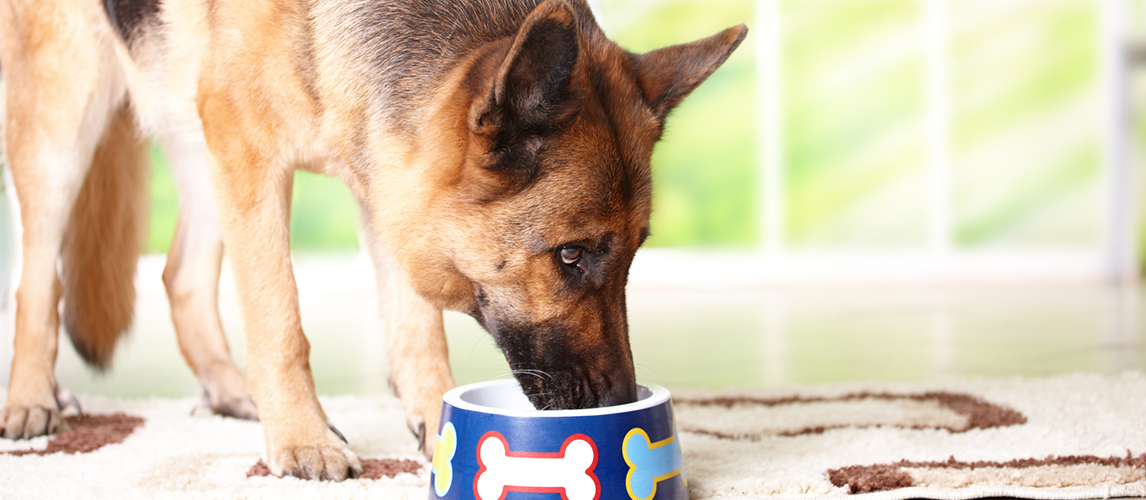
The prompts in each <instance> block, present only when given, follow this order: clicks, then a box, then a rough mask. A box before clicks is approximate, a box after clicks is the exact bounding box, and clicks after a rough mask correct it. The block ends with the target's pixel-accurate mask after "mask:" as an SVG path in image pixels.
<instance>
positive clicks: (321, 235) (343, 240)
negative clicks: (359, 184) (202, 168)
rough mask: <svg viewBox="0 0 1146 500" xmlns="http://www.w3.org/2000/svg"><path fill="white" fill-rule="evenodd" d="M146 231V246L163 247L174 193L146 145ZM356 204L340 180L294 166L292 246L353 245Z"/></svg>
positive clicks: (157, 156)
mask: <svg viewBox="0 0 1146 500" xmlns="http://www.w3.org/2000/svg"><path fill="white" fill-rule="evenodd" d="M151 158H152V164H153V166H154V168H153V172H154V173H153V175H152V178H151V196H152V198H151V232H150V234H149V235H148V239H147V251H148V252H152V253H162V252H166V251H167V248H168V246H169V245H170V244H171V238H172V236H174V234H175V220H176V218H177V215H178V211H179V193H178V190H177V189H176V188H175V184H174V182H173V180H172V177H171V169H170V167H169V166H168V164H167V158H166V157H165V156H164V155H163V152H162V151H161V150H160V149H159V148H158V147H155V146H153V147H152V150H151ZM357 217H358V207H357V203H355V201H354V197H353V196H352V195H351V194H350V192H349V191H348V190H347V189H346V187H345V186H343V185H342V181H340V180H338V179H335V178H332V177H323V176H320V175H314V174H311V173H307V172H296V173H295V181H294V198H293V200H292V203H291V223H290V227H291V248H292V249H293V250H295V251H297V252H347V251H354V250H357V248H358V218H357Z"/></svg>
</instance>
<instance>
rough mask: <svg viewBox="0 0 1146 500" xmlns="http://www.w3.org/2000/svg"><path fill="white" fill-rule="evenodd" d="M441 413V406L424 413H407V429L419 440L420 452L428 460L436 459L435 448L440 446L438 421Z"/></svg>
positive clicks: (413, 411)
mask: <svg viewBox="0 0 1146 500" xmlns="http://www.w3.org/2000/svg"><path fill="white" fill-rule="evenodd" d="M441 411H442V410H441V406H434V407H431V408H426V409H424V410H422V411H418V410H416V409H410V410H408V411H407V412H406V427H407V428H408V429H410V433H411V434H413V435H414V438H415V439H417V440H418V451H421V452H422V454H423V455H425V456H426V460H433V459H434V447H436V446H437V444H438V434H437V432H438V420H440V419H441Z"/></svg>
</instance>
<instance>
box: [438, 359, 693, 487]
mask: <svg viewBox="0 0 1146 500" xmlns="http://www.w3.org/2000/svg"><path fill="white" fill-rule="evenodd" d="M442 400H443V404H442V419H441V424H440V426H439V430H438V435H437V438H438V439H437V445H436V446H435V448H434V461H433V467H432V469H431V476H430V498H431V499H439V498H448V499H477V500H497V499H502V500H505V499H507V498H508V499H509V500H512V499H513V498H514V497H515V496H521V497H522V498H531V499H532V498H561V499H563V500H596V499H624V498H632V499H637V500H648V499H652V498H658V499H687V498H688V486H687V485H688V483H687V482H686V479H685V475H684V466H683V463H682V460H681V454H680V441H678V440H677V433H676V424H675V422H674V420H673V411H672V401H671V399H670V398H669V392H668V391H667V390H665V388H663V387H660V386H656V385H651V384H649V385H640V386H638V387H637V401H636V402H634V403H629V404H625V405H618V406H610V407H605V408H591V409H584V410H554V411H537V410H535V409H534V408H533V405H532V404H530V402H529V399H528V398H526V396H525V394H523V393H522V391H521V387H520V386H519V385H518V383H517V381H515V380H500V381H493V382H481V383H477V384H471V385H466V386H462V387H458V388H456V389H454V390H451V391H449V392H447V393H446V395H445V396H444V397H443V398H442ZM523 494H530V495H523ZM537 494H548V495H537Z"/></svg>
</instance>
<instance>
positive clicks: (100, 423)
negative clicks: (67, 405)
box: [6, 413, 143, 457]
mask: <svg viewBox="0 0 1146 500" xmlns="http://www.w3.org/2000/svg"><path fill="white" fill-rule="evenodd" d="M65 422H67V429H68V430H65V431H64V432H61V433H59V434H57V435H55V436H54V437H52V438H51V440H49V441H48V447H47V448H45V449H43V450H17V451H9V452H7V453H6V454H8V455H15V456H18V457H19V456H24V455H51V454H52V453H68V454H75V453H90V452H93V451H95V450H98V449H100V448H103V447H104V446H107V445H109V444H118V443H122V442H123V440H124V439H127V436H130V435H131V433H132V432H133V431H135V428H136V427H139V426H140V425H143V419H142V418H140V417H137V416H134V415H127V414H124V413H116V414H112V415H83V416H79V417H68V418H67V419H65Z"/></svg>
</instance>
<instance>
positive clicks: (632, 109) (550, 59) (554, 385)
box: [399, 0, 747, 409]
mask: <svg viewBox="0 0 1146 500" xmlns="http://www.w3.org/2000/svg"><path fill="white" fill-rule="evenodd" d="M746 33H747V28H746V27H744V26H738V27H735V28H731V29H729V30H726V31H724V32H722V33H720V34H717V35H715V36H713V37H711V38H708V39H705V40H700V41H697V42H694V43H690V44H685V45H679V46H673V47H669V48H665V49H661V50H657V51H654V52H651V53H648V54H643V55H635V54H630V53H628V52H625V51H624V50H622V49H620V48H619V47H618V46H617V45H616V44H614V43H612V42H610V41H608V40H607V39H606V38H605V37H604V35H603V34H602V33H601V31H600V29H599V28H598V27H597V26H596V24H595V22H594V21H593V19H592V15H591V14H590V13H589V10H588V8H587V7H586V6H584V4H583V2H581V3H578V2H572V3H570V2H566V1H564V0H550V1H547V2H544V3H543V4H541V5H540V6H539V7H538V8H537V9H536V10H534V11H533V13H532V14H531V15H530V16H529V17H528V18H527V19H526V21H525V22H524V23H523V25H522V26H521V28H520V30H519V31H518V33H517V34H516V36H514V37H511V38H510V39H508V40H504V41H503V42H501V43H493V44H490V45H489V46H487V47H486V48H485V49H484V50H482V51H480V52H479V53H477V54H476V55H475V56H474V58H473V59H472V60H471V61H470V63H469V65H468V66H467V69H466V70H465V72H464V75H463V76H461V77H459V84H458V85H456V86H455V87H456V89H455V90H454V91H453V93H452V94H451V97H450V98H449V99H444V100H443V101H444V102H447V103H448V104H447V105H444V106H442V107H441V108H440V109H439V112H438V118H437V121H438V123H442V124H444V125H442V127H443V131H448V132H447V133H448V134H450V135H451V140H452V141H453V142H452V143H453V144H455V145H456V146H457V147H456V150H457V151H458V152H457V153H453V152H445V151H443V152H439V153H437V154H438V155H439V156H440V158H438V160H436V161H437V162H439V163H441V164H450V165H457V166H454V167H450V168H444V169H441V170H439V172H442V173H441V177H440V178H439V179H437V184H438V186H439V189H438V190H437V191H436V194H434V195H433V196H431V198H433V199H432V200H429V201H427V202H426V203H428V204H431V205H432V207H433V208H432V209H431V210H429V211H428V212H427V213H432V214H434V215H433V216H432V217H431V218H432V219H433V220H424V221H423V222H425V223H426V226H423V228H422V229H421V231H419V232H422V234H434V235H436V236H434V237H432V238H431V237H419V238H417V240H418V242H419V243H418V244H415V245H413V247H410V246H409V245H406V246H407V251H406V253H407V255H406V257H407V258H406V259H404V260H416V261H418V264H417V265H416V266H406V268H407V271H408V274H410V278H411V280H412V281H413V282H414V285H415V287H416V288H417V289H418V290H419V292H420V293H421V294H422V295H424V296H426V297H427V298H429V299H430V300H432V301H435V302H436V303H438V304H439V305H442V306H443V307H448V308H451V309H457V310H461V311H464V312H467V313H469V314H470V315H472V316H473V317H475V318H476V319H477V320H478V321H479V322H480V323H481V324H482V325H483V326H484V327H485V328H486V329H487V330H488V331H489V332H490V333H491V334H492V335H493V338H494V339H495V340H496V342H497V345H498V346H499V347H500V348H501V349H502V351H503V352H504V354H505V356H506V359H507V360H508V361H509V364H510V367H511V368H512V370H513V372H514V375H515V376H516V377H517V379H518V380H519V381H520V382H521V385H522V387H523V388H524V389H525V392H526V394H527V395H529V397H530V400H531V401H532V402H533V404H534V405H535V406H537V407H538V408H541V409H566V408H586V407H595V406H607V405H614V404H622V403H627V402H632V401H634V400H635V399H636V382H635V375H634V370H633V360H632V353H631V351H630V349H629V337H628V323H627V321H626V313H625V284H626V281H627V276H628V272H629V265H630V263H631V262H632V260H633V256H634V254H635V253H636V251H637V248H638V247H639V246H641V244H642V242H643V241H644V239H645V237H646V236H647V235H648V233H649V214H650V210H651V173H650V167H649V161H650V157H651V154H652V150H653V144H654V143H655V142H656V141H657V139H658V138H659V137H660V135H661V133H662V131H663V127H664V121H665V117H666V115H667V114H668V113H669V111H670V110H671V109H672V108H674V107H675V106H676V105H677V104H679V103H680V101H681V100H682V99H684V98H685V96H687V95H688V94H689V93H690V92H692V90H693V89H695V88H696V87H697V86H698V85H700V83H701V82H703V81H704V80H705V79H706V78H708V76H709V75H711V74H712V72H713V71H715V70H716V69H717V68H718V67H719V66H720V65H721V64H722V63H723V62H724V61H725V60H726V59H727V58H728V56H729V55H730V54H731V53H732V51H733V50H735V49H736V47H737V46H738V45H739V44H740V42H741V41H743V39H744V37H745V35H746ZM446 149H449V148H446ZM399 237H401V236H399ZM410 253H416V254H417V255H410Z"/></svg>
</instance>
